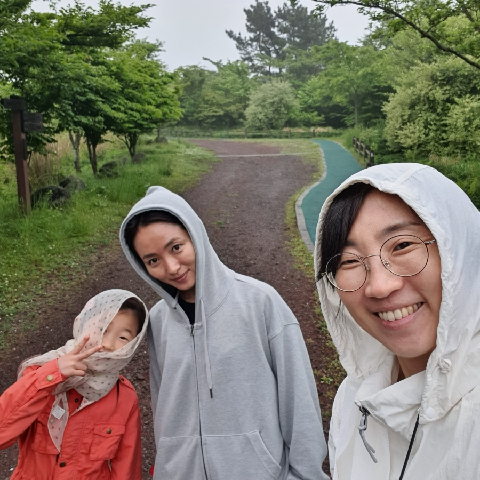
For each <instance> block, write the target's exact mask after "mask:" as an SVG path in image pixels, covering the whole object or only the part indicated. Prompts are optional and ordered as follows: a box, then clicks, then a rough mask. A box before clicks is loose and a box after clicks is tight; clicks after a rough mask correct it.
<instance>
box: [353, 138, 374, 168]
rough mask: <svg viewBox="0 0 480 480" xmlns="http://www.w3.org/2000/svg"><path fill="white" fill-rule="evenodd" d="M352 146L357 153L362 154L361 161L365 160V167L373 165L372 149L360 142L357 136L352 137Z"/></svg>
mask: <svg viewBox="0 0 480 480" xmlns="http://www.w3.org/2000/svg"><path fill="white" fill-rule="evenodd" d="M352 143H353V148H354V149H355V151H356V152H357V153H358V154H359V155H363V161H364V162H365V168H368V167H373V166H374V165H375V158H374V153H373V150H372V149H371V148H370V147H369V146H368V145H366V144H365V143H363V142H361V141H360V140H359V139H358V138H356V137H353V141H352Z"/></svg>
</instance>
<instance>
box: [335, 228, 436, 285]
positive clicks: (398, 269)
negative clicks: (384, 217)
mask: <svg viewBox="0 0 480 480" xmlns="http://www.w3.org/2000/svg"><path fill="white" fill-rule="evenodd" d="M373 256H376V255H373ZM380 259H381V261H382V264H383V266H384V267H385V268H386V269H387V270H389V271H390V272H391V273H393V274H395V275H398V276H401V277H411V276H413V275H417V274H418V273H420V272H421V271H422V270H423V269H424V268H425V267H426V265H427V262H428V248H427V245H425V243H424V242H423V241H422V240H421V239H420V238H418V237H415V236H413V235H397V236H395V237H392V238H389V239H388V240H387V241H386V242H385V243H384V244H383V245H382V247H381V249H380ZM369 261H371V259H369ZM367 268H368V267H367V265H366V264H365V260H364V259H363V258H362V257H360V256H358V255H355V254H354V253H348V252H345V253H340V254H338V255H335V256H334V257H332V258H331V259H330V260H329V261H328V263H327V268H326V272H327V278H328V280H329V281H330V283H331V284H332V285H333V286H335V287H337V288H338V289H340V290H343V291H347V292H349V291H350V292H353V291H355V290H358V289H359V288H361V287H362V286H363V284H364V283H365V280H366V278H367Z"/></svg>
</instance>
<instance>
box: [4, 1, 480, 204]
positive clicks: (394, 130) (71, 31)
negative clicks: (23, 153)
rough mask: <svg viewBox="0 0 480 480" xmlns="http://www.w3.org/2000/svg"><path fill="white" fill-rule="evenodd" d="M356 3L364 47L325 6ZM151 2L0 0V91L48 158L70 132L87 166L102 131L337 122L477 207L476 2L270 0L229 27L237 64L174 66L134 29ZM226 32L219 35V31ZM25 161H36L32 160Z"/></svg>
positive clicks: (479, 93) (387, 157)
mask: <svg viewBox="0 0 480 480" xmlns="http://www.w3.org/2000/svg"><path fill="white" fill-rule="evenodd" d="M338 4H354V5H357V6H359V8H360V10H361V11H362V12H363V13H364V14H365V15H369V16H370V18H371V20H372V23H371V24H370V30H369V31H368V32H366V33H365V36H364V37H363V38H362V39H361V42H360V44H359V45H349V44H348V43H345V42H339V41H338V40H337V39H336V37H335V26H334V25H333V23H331V22H330V23H328V22H327V19H326V17H325V15H324V13H323V10H324V8H325V7H326V6H335V5H338ZM150 7H151V5H150V4H145V5H139V6H134V5H132V6H122V5H120V4H115V3H113V2H111V1H110V0H99V3H98V8H96V9H93V8H91V7H87V6H85V5H84V4H83V3H82V2H80V1H78V0H77V1H74V2H73V3H72V4H71V5H70V6H69V7H64V8H56V6H55V3H52V7H51V11H50V12H47V13H40V12H35V11H34V10H32V8H31V1H30V0H6V1H4V2H2V3H1V5H0V51H1V52H2V55H1V56H0V97H2V98H4V97H7V96H9V95H11V94H18V95H21V96H22V97H24V98H25V99H26V101H27V105H28V108H29V110H30V111H37V112H42V113H43V115H44V121H45V124H46V131H45V133H44V134H28V144H29V148H30V153H31V154H33V153H35V152H38V153H41V154H45V153H46V146H47V145H48V144H52V142H53V141H54V140H55V139H54V135H56V134H59V133H61V132H68V135H69V138H70V141H71V144H72V148H73V152H74V157H73V160H74V165H75V168H76V170H77V172H79V171H80V170H81V159H80V156H81V155H80V143H81V141H82V139H83V140H84V142H85V145H86V147H87V152H88V158H89V163H90V164H91V167H92V171H93V173H94V174H96V173H97V170H98V159H97V155H96V153H97V147H98V145H100V144H101V143H102V142H104V140H105V138H106V137H105V135H106V134H107V133H108V132H109V133H110V134H111V135H112V134H113V135H115V136H116V137H117V138H119V139H121V141H122V142H123V143H124V144H125V145H126V147H127V148H128V153H129V154H130V157H131V158H133V156H134V155H135V152H136V146H137V143H138V141H139V138H140V136H141V135H142V134H144V133H147V132H150V131H152V130H153V129H154V128H156V127H157V128H159V129H160V128H162V127H164V126H169V125H177V126H180V127H182V128H185V129H186V128H190V129H192V130H195V131H198V130H212V129H213V130H235V129H241V130H254V131H265V130H267V131H269V130H279V129H285V128H289V129H292V128H297V129H298V128H304V129H305V128H306V129H315V130H317V131H318V130H324V131H327V132H328V131H332V129H333V130H335V131H337V133H338V131H339V130H341V133H342V139H341V140H343V142H344V144H346V145H349V144H350V140H351V138H352V137H354V136H355V137H359V138H360V139H361V140H363V141H364V142H365V143H368V144H369V145H370V146H371V147H372V148H373V150H374V151H375V153H376V163H379V162H391V161H420V162H428V163H430V164H432V165H434V166H435V167H437V168H439V169H440V170H441V171H442V172H444V173H445V174H447V175H448V176H450V177H451V178H453V179H454V180H455V181H457V183H459V185H460V186H461V187H462V188H464V190H465V191H467V193H468V194H469V195H470V196H471V198H472V199H473V201H474V202H475V203H476V204H477V205H480V184H478V183H477V177H478V175H477V173H478V170H477V163H478V162H477V159H478V157H479V155H478V148H479V145H480V115H479V114H480V77H479V75H478V74H479V70H480V41H479V40H480V6H479V4H478V2H476V1H475V0H456V1H449V2H445V1H444V0H414V1H408V2H398V1H391V0H382V1H381V2H380V1H378V0H312V9H311V10H310V11H309V9H308V8H307V7H305V6H302V5H299V4H297V3H296V2H295V1H292V2H286V3H285V4H284V5H283V6H281V7H278V8H277V9H276V10H272V8H270V6H269V3H268V0H266V1H260V0H255V2H254V3H253V4H252V5H251V6H250V7H249V8H246V9H244V12H245V16H246V19H245V22H246V31H247V35H246V36H242V35H241V34H239V33H238V34H237V33H235V32H233V31H231V30H226V37H225V38H226V41H229V40H228V38H229V39H230V41H233V42H235V45H236V47H237V50H238V52H239V54H240V58H241V59H240V60H237V61H227V62H226V63H224V62H222V61H217V60H215V59H205V60H208V61H209V62H210V64H211V68H204V67H201V66H198V65H189V66H184V67H180V68H178V69H176V70H175V71H172V72H169V71H167V69H166V68H165V66H164V64H163V63H162V62H161V60H160V58H159V55H160V53H161V51H162V44H161V42H155V43H152V42H148V41H146V40H141V39H138V38H136V36H135V32H136V31H137V30H138V29H139V28H141V27H145V26H147V25H148V24H149V22H150V21H151V18H150V17H149V16H148V9H149V8H150ZM227 37H228V38H227ZM10 129H11V122H10V112H9V111H7V110H5V109H0V142H1V143H0V155H1V159H2V161H3V162H6V161H7V162H8V161H12V144H11V135H10ZM32 158H33V157H32Z"/></svg>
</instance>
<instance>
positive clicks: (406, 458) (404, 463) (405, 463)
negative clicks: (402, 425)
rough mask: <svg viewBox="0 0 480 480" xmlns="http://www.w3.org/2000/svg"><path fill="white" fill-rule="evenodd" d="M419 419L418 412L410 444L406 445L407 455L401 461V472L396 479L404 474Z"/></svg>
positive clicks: (401, 477)
mask: <svg viewBox="0 0 480 480" xmlns="http://www.w3.org/2000/svg"><path fill="white" fill-rule="evenodd" d="M419 420H420V414H418V415H417V421H416V422H415V427H413V433H412V438H411V439H410V445H409V446H408V451H407V456H406V457H405V461H404V462H403V468H402V473H401V474H400V478H399V479H398V480H402V479H403V475H404V474H405V469H406V468H407V463H408V459H409V458H410V453H411V451H412V447H413V442H414V440H415V435H416V434H417V430H418V422H419Z"/></svg>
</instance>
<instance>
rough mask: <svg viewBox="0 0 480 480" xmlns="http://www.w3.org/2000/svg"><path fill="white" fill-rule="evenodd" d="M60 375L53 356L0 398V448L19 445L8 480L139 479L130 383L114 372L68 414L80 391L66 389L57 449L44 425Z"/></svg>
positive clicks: (137, 415)
mask: <svg viewBox="0 0 480 480" xmlns="http://www.w3.org/2000/svg"><path fill="white" fill-rule="evenodd" d="M65 380H66V377H65V376H64V375H62V374H61V373H60V371H59V369H58V362H57V360H52V361H51V362H48V363H46V364H45V365H43V366H41V367H37V366H33V367H29V368H27V369H26V370H25V373H24V375H23V376H22V378H21V379H19V380H18V381H17V382H15V383H14V384H13V385H12V386H11V387H10V388H8V389H7V390H6V391H5V392H4V393H3V395H2V396H1V397H0V449H4V448H7V447H9V446H10V445H13V444H14V443H15V442H16V441H17V440H18V444H19V448H20V454H19V459H18V465H17V467H16V468H15V470H14V472H13V474H12V477H11V480H20V479H22V480H140V479H141V478H142V449H141V431H140V428H141V425H140V412H139V405H138V398H137V394H136V392H135V389H134V388H133V386H132V384H131V383H130V382H129V381H128V380H127V379H125V378H124V377H122V376H120V379H119V381H118V382H117V383H116V386H115V387H113V388H112V390H111V391H110V392H109V393H108V394H107V395H106V396H105V397H103V398H102V399H100V400H99V401H98V402H95V403H93V404H92V405H88V406H87V407H85V408H83V409H82V410H80V411H79V412H78V413H75V414H74V415H71V413H73V411H74V410H75V409H76V407H77V406H78V405H80V403H81V399H82V397H81V395H80V394H78V393H77V392H76V391H75V390H70V391H69V395H68V396H69V402H68V403H69V411H70V412H71V413H70V415H71V416H70V417H69V419H68V422H67V425H66V428H65V433H64V436H63V441H62V448H61V452H60V453H59V452H58V450H57V449H56V448H55V445H54V444H53V442H52V440H51V438H50V434H49V432H48V428H47V422H48V417H49V415H50V410H51V407H52V404H53V401H54V399H55V397H54V396H53V395H51V393H52V391H53V390H54V389H55V387H56V386H57V385H58V384H59V383H61V382H63V381H65Z"/></svg>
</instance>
